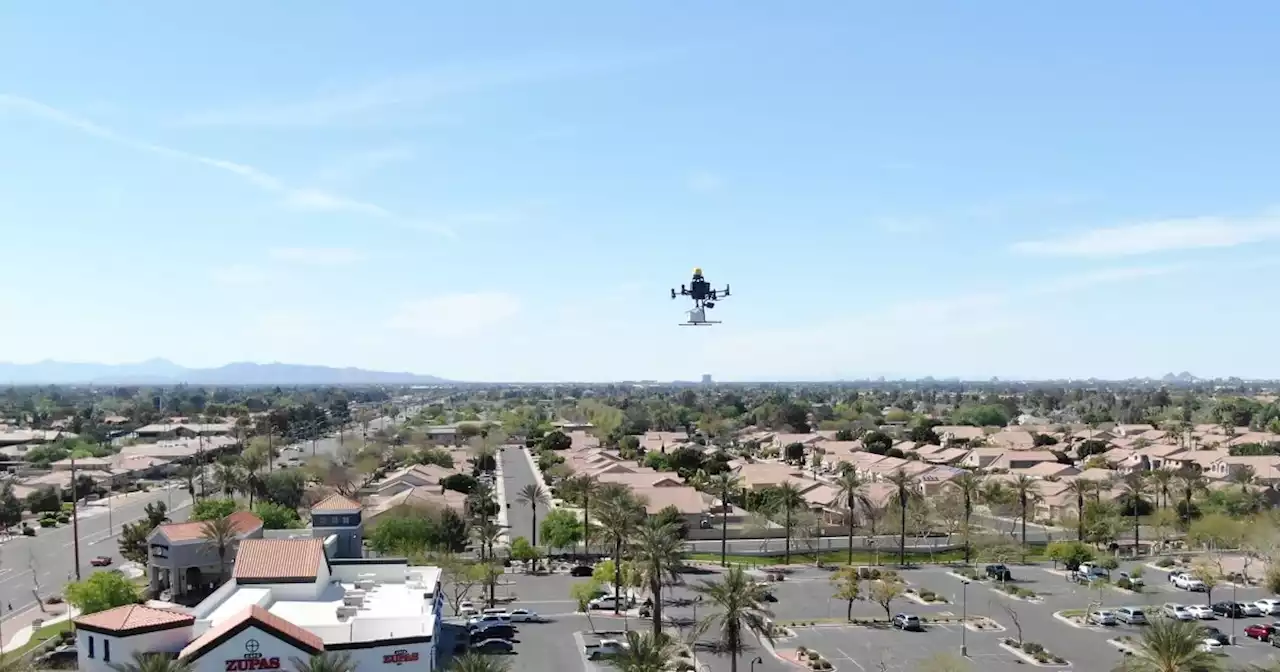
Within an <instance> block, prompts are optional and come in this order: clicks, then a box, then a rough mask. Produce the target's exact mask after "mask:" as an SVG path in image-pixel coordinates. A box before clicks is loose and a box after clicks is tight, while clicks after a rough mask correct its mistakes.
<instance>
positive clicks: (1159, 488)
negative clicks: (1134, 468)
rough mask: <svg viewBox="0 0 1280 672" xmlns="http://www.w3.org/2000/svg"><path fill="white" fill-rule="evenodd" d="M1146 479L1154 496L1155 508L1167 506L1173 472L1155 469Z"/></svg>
mask: <svg viewBox="0 0 1280 672" xmlns="http://www.w3.org/2000/svg"><path fill="white" fill-rule="evenodd" d="M1147 478H1148V479H1149V480H1150V481H1151V490H1152V492H1153V493H1154V494H1155V496H1156V506H1157V507H1158V508H1162V509H1163V508H1164V507H1166V506H1169V488H1170V486H1171V485H1172V484H1173V472H1172V471H1169V470H1168V469H1155V470H1153V471H1152V472H1150V473H1149V474H1147Z"/></svg>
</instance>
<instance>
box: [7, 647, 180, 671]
mask: <svg viewBox="0 0 1280 672" xmlns="http://www.w3.org/2000/svg"><path fill="white" fill-rule="evenodd" d="M108 666H109V667H110V668H111V669H113V670H115V671H116V672H191V662H190V661H186V660H179V659H177V658H174V657H172V656H171V655H169V654H164V653H145V652H142V651H134V652H133V661H132V662H128V663H108ZM6 668H8V665H6Z"/></svg>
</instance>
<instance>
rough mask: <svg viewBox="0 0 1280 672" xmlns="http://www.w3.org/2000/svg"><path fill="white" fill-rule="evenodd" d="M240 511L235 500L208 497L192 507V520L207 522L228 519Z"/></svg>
mask: <svg viewBox="0 0 1280 672" xmlns="http://www.w3.org/2000/svg"><path fill="white" fill-rule="evenodd" d="M239 509H240V506H239V505H238V504H236V500H234V499H230V498H227V499H219V498H217V497H206V498H204V499H202V500H200V501H198V502H196V503H195V504H193V505H192V506H191V520H193V521H206V520H216V519H218V518H226V517H227V516H229V515H231V514H233V513H235V512H236V511H238V510H239Z"/></svg>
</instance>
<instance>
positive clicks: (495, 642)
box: [471, 639, 516, 656]
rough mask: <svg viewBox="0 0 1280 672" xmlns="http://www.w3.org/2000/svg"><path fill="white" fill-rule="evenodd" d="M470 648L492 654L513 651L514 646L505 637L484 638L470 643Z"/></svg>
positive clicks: (514, 650)
mask: <svg viewBox="0 0 1280 672" xmlns="http://www.w3.org/2000/svg"><path fill="white" fill-rule="evenodd" d="M471 650H472V651H478V652H480V653H483V654H487V655H491V656H492V655H506V654H511V653H515V652H516V647H515V645H514V644H512V643H511V642H508V641H507V640H505V639H486V640H484V641H482V642H479V643H476V644H472V645H471Z"/></svg>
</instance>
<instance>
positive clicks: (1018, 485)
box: [1010, 474, 1040, 562]
mask: <svg viewBox="0 0 1280 672" xmlns="http://www.w3.org/2000/svg"><path fill="white" fill-rule="evenodd" d="M1010 487H1011V488H1012V489H1013V494H1014V496H1015V497H1017V499H1018V517H1019V518H1021V519H1022V561H1023V562H1026V561H1027V505H1028V504H1030V503H1031V502H1032V501H1034V500H1035V499H1036V498H1037V497H1039V495H1040V481H1037V480H1036V479H1034V478H1031V477H1030V476H1027V475H1026V474H1018V475H1017V476H1016V477H1015V478H1014V479H1013V483H1012V484H1011V485H1010Z"/></svg>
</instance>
